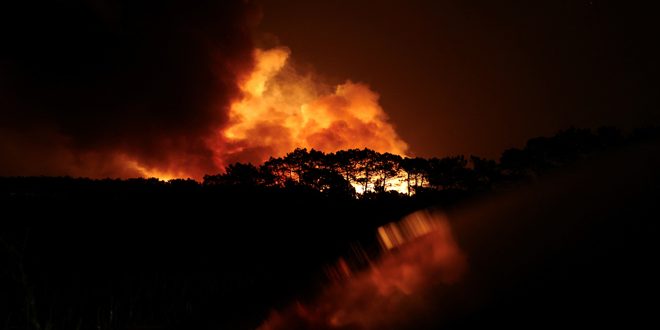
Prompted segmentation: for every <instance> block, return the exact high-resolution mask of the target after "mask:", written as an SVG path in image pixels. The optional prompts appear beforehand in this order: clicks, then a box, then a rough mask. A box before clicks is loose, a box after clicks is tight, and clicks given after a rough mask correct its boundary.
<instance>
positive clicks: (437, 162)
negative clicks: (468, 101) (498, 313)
mask: <svg viewBox="0 0 660 330" xmlns="http://www.w3.org/2000/svg"><path fill="white" fill-rule="evenodd" d="M657 136H658V129H657V128H645V129H637V130H635V131H633V132H632V133H630V134H628V135H624V133H623V132H622V131H621V130H619V129H617V128H614V127H601V128H599V129H597V130H595V131H592V130H590V129H578V128H569V129H567V130H562V131H559V132H558V133H557V134H556V135H554V136H552V137H537V138H533V139H530V140H528V141H527V143H526V145H525V146H524V147H523V148H522V149H518V148H512V149H507V150H505V151H504V152H503V153H502V155H501V157H500V159H499V161H495V160H491V159H486V158H482V157H478V156H469V157H465V156H463V155H458V156H448V157H444V158H437V157H433V158H422V157H402V156H400V155H394V154H391V153H379V152H376V151H373V150H370V149H366V148H365V149H350V150H341V151H337V152H334V153H324V152H322V151H318V150H314V149H311V150H307V149H304V148H302V149H301V148H298V149H295V150H294V151H293V152H290V153H288V154H287V155H286V156H284V157H279V158H274V157H271V158H270V159H269V160H268V161H266V162H265V163H264V164H262V165H260V166H255V165H253V164H251V163H235V164H231V165H229V166H227V167H226V170H225V173H223V174H216V175H207V176H205V177H204V181H203V185H204V186H242V187H256V186H260V187H276V188H291V187H306V188H310V189H313V190H315V191H318V192H322V193H325V194H329V195H340V196H351V197H361V198H368V197H369V196H370V195H373V194H379V193H385V192H389V193H394V194H403V195H413V194H419V193H429V192H437V191H463V192H479V191H488V190H490V189H492V188H493V186H494V185H496V184H503V183H510V182H519V181H525V180H533V179H534V178H536V177H537V176H539V175H543V174H544V173H547V172H548V171H552V170H553V169H556V168H560V167H562V166H565V165H568V164H570V163H573V162H575V161H578V160H580V159H582V158H585V157H589V155H591V154H592V153H594V152H597V151H602V150H606V149H611V148H614V147H618V146H623V145H626V144H630V143H635V142H639V141H643V140H646V139H650V138H654V137H657ZM356 191H359V192H360V193H361V194H356Z"/></svg>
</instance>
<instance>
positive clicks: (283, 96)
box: [221, 47, 408, 163]
mask: <svg viewBox="0 0 660 330" xmlns="http://www.w3.org/2000/svg"><path fill="white" fill-rule="evenodd" d="M254 57H255V62H256V63H255V69H254V70H253V71H252V73H251V74H250V76H249V77H248V78H247V79H246V80H245V81H244V82H243V83H242V84H241V89H242V90H243V92H244V94H243V95H244V97H243V98H242V99H241V100H240V101H239V102H236V103H234V104H233V105H232V106H231V110H230V113H229V115H230V116H229V117H230V121H229V124H228V125H227V127H226V128H225V130H224V131H223V132H222V136H221V139H222V140H224V145H223V151H222V155H223V156H222V158H224V159H226V160H228V161H251V162H255V163H259V162H261V161H264V160H266V159H268V157H270V156H282V155H284V154H286V153H287V152H289V151H291V150H293V149H294V148H298V147H305V148H314V149H317V150H323V151H326V152H334V151H337V150H341V149H350V148H365V147H366V148H370V149H374V150H376V151H379V152H391V153H394V154H405V153H406V151H407V149H408V146H407V144H406V143H405V142H404V141H403V140H402V139H401V138H400V137H399V136H398V134H397V133H396V131H395V129H394V127H393V126H392V124H391V123H390V122H389V121H388V117H387V115H386V113H385V111H384V110H383V109H382V108H381V106H380V105H379V103H378V98H379V96H378V94H377V93H375V92H374V91H372V90H371V89H370V88H369V86H367V85H366V84H363V83H354V82H351V81H347V82H345V83H343V84H340V85H337V86H328V85H326V84H323V83H322V82H320V80H319V79H318V78H317V77H316V76H314V75H313V74H310V73H308V74H303V73H301V72H299V71H298V70H296V69H295V67H294V66H293V65H291V64H290V62H289V57H290V50H289V49H287V48H285V47H276V48H272V49H268V50H262V49H256V50H255V54H254Z"/></svg>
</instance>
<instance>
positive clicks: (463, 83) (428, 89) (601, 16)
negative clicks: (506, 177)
mask: <svg viewBox="0 0 660 330" xmlns="http://www.w3.org/2000/svg"><path fill="white" fill-rule="evenodd" d="M652 6H653V5H652V4H651V2H643V1H598V0H592V1H587V0H552V1H510V0H505V1H422V0H406V1H403V0H401V1H399V0H389V1H377V2H374V1H364V0H337V1H304V0H290V1H277V0H263V20H262V22H261V24H260V28H259V30H260V31H261V32H270V33H272V34H273V35H275V36H277V38H278V39H279V41H280V42H281V43H282V44H284V45H287V46H289V47H290V48H291V50H292V53H293V55H292V56H293V57H294V58H295V59H297V60H298V61H300V62H302V63H303V65H312V66H313V67H314V68H315V69H316V71H318V72H319V73H320V74H322V75H325V76H326V77H327V78H328V79H334V81H342V80H345V79H351V80H354V81H364V82H366V83H368V84H370V85H371V86H372V88H373V89H374V90H375V91H376V92H378V93H379V94H380V95H381V104H382V105H383V108H384V109H385V111H386V112H387V113H388V114H389V115H390V116H391V118H392V121H393V122H394V124H395V125H396V126H397V130H398V132H399V134H400V135H401V136H402V138H403V139H404V140H406V141H407V142H408V143H409V144H410V145H411V149H412V151H413V152H415V153H416V154H418V155H421V156H436V155H446V154H470V153H472V154H478V155H485V156H490V157H497V156H498V155H499V153H500V152H501V151H502V150H503V149H505V148H509V147H512V146H521V145H522V144H523V143H524V142H525V141H526V140H527V139H528V138H530V137H533V136H539V135H550V134H553V133H554V132H556V131H557V130H560V129H565V128H568V127H569V126H571V125H574V126H577V127H597V126H600V125H614V126H618V127H622V128H626V127H638V126H642V125H649V124H658V123H660V111H659V107H658V105H659V102H658V91H660V86H659V83H658V74H659V73H660V71H659V70H660V68H659V65H658V59H659V58H660V53H659V52H658V47H657V34H658V31H660V26H659V25H660V21H659V20H658V19H657V14H656V11H655V10H653V8H652ZM266 40H267V41H268V40H269V39H266Z"/></svg>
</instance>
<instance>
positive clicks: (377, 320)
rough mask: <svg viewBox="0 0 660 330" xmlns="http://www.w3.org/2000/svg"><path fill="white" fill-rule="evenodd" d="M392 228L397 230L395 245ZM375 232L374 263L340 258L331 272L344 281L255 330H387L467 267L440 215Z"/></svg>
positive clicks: (402, 321)
mask: <svg viewBox="0 0 660 330" xmlns="http://www.w3.org/2000/svg"><path fill="white" fill-rule="evenodd" d="M392 231H397V232H398V235H397V238H396V244H395V243H392V236H391V232H392ZM378 234H379V238H380V239H381V242H383V243H384V244H383V249H384V250H383V254H384V257H383V258H382V259H381V260H380V261H379V262H375V263H372V266H371V267H370V268H368V269H367V270H364V271H356V272H353V271H352V270H351V269H349V267H348V266H347V263H346V262H345V261H344V260H343V259H341V260H340V262H339V263H338V265H337V271H336V273H338V274H341V275H343V276H341V277H343V278H345V281H343V282H339V283H335V284H334V285H332V286H330V287H328V288H327V289H326V290H325V291H324V292H323V293H322V294H321V295H320V296H319V298H318V300H317V301H315V302H313V303H311V304H302V303H296V304H294V305H293V306H292V307H290V308H289V309H287V310H285V311H282V312H273V313H272V314H271V316H270V317H269V319H268V320H266V321H265V322H264V323H263V324H262V325H261V327H260V328H259V329H260V330H277V329H386V328H388V325H391V324H393V323H396V324H406V323H407V322H410V321H413V322H414V320H413V319H414V317H415V316H416V314H415V313H416V312H418V311H417V310H416V308H417V307H419V304H421V299H420V296H422V295H424V294H425V293H428V291H429V290H435V289H437V288H438V287H439V286H440V287H441V286H450V285H452V284H455V283H457V282H458V281H460V279H461V277H462V276H463V274H464V273H465V271H466V269H467V262H466V257H465V255H464V254H463V252H462V251H461V249H460V248H459V247H458V245H457V244H456V242H455V240H454V238H453V235H452V232H451V227H450V225H449V222H448V220H447V218H446V216H445V215H444V214H441V213H431V212H428V211H418V212H416V213H413V214H411V215H409V216H408V217H406V218H405V219H403V220H402V221H401V222H399V223H392V224H388V225H386V226H383V227H381V228H379V230H378ZM387 240H389V241H387ZM386 241H387V242H389V243H385V242H386Z"/></svg>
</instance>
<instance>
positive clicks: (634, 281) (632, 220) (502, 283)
mask: <svg viewBox="0 0 660 330" xmlns="http://www.w3.org/2000/svg"><path fill="white" fill-rule="evenodd" d="M659 155H660V148H659V147H658V144H657V143H643V144H638V145H633V146H627V147H625V148H619V149H616V150H611V151H608V152H602V153H599V154H598V155H596V156H594V157H591V158H589V159H587V160H584V161H580V162H577V163H575V164H573V165H571V166H567V167H566V168H562V169H561V170H559V171H556V172H554V173H552V174H549V175H545V176H543V177H541V178H539V179H536V180H533V182H531V183H525V184H520V185H515V186H511V185H509V186H507V187H506V188H502V189H500V190H497V191H493V192H490V193H484V194H480V195H479V196H472V197H471V198H456V199H457V200H460V202H459V201H456V202H455V203H453V204H452V205H451V207H448V206H447V203H446V201H445V200H443V199H442V198H443V197H447V196H446V195H442V194H434V195H427V196H418V197H405V198H403V197H400V196H399V197H396V196H391V195H387V194H383V195H380V196H379V197H373V198H372V199H347V198H342V197H328V196H324V195H322V194H318V193H314V192H313V191H308V190H304V189H300V190H296V189H288V190H269V189H261V188H250V189H243V188H240V187H233V188H231V189H229V188H221V189H220V188H217V189H208V188H203V187H200V186H198V185H189V186H185V183H181V184H182V186H181V187H178V188H177V189H164V188H162V187H161V188H159V187H160V186H159V185H158V184H155V183H154V186H148V184H145V183H144V182H142V183H140V184H138V185H129V184H124V185H123V186H122V184H117V186H111V187H105V188H103V189H99V188H98V186H95V185H94V184H92V187H85V184H81V183H78V184H77V185H76V184H72V183H70V182H69V181H66V180H65V181H64V183H57V184H55V183H52V182H51V183H47V184H45V183H44V180H55V179H44V178H41V179H38V178H22V179H11V180H9V179H4V180H5V181H3V195H2V202H1V203H2V211H1V212H2V214H1V215H0V216H1V217H2V219H3V221H2V224H1V226H2V227H1V229H0V238H1V239H2V241H1V244H2V245H1V246H0V265H1V268H0V269H1V270H2V271H1V273H0V292H2V293H3V294H2V295H1V296H0V299H1V300H0V327H1V328H6V329H92V328H94V329H252V328H256V327H257V326H259V325H260V324H261V323H262V322H263V321H264V320H265V319H267V318H268V316H269V315H270V312H271V311H272V310H286V309H287V308H288V306H291V304H293V303H294V302H295V301H297V300H299V301H302V302H304V303H305V304H309V305H314V304H315V303H317V301H316V300H315V296H316V295H317V294H318V293H319V292H321V291H322V290H323V288H324V287H325V286H326V285H328V282H329V281H328V279H327V277H326V276H325V273H324V266H326V265H330V264H333V263H334V262H335V261H336V260H337V258H338V257H340V256H346V255H347V254H348V252H349V251H350V246H351V244H353V245H355V243H358V242H359V243H360V244H361V246H362V247H363V248H364V249H365V250H366V251H368V252H369V253H372V252H373V256H374V257H377V252H376V250H377V249H376V246H377V244H376V239H375V237H376V236H375V229H376V228H377V227H378V226H380V225H383V224H385V223H387V222H390V221H395V220H397V219H399V218H401V217H402V216H404V215H405V214H407V213H410V212H412V211H414V210H416V209H420V208H425V207H433V206H437V205H444V209H445V210H446V212H447V213H448V214H449V218H450V223H451V226H452V231H453V233H454V236H455V238H456V241H457V244H458V246H459V247H460V248H461V250H462V251H463V252H464V253H465V255H466V257H467V264H468V266H467V271H466V273H465V274H464V275H463V276H462V278H461V279H460V280H459V281H458V282H456V283H453V284H451V285H448V284H443V285H440V286H433V287H430V288H429V289H428V290H427V291H424V292H414V293H412V294H413V295H415V296H419V297H423V300H422V301H423V305H422V306H421V307H420V308H419V310H416V311H410V312H409V313H406V315H397V317H396V319H391V320H390V321H391V323H389V324H384V323H383V324H378V326H377V327H375V326H373V324H372V328H378V329H436V328H450V329H451V328H455V329H458V328H460V329H468V328H470V329H471V328H477V327H484V326H489V327H490V326H492V327H508V328H544V327H548V328H550V327H552V328H556V327H573V326H581V327H600V326H612V325H614V326H619V327H625V328H640V327H642V326H644V327H651V326H652V324H655V323H657V317H656V316H657V311H656V310H655V309H656V308H655V305H656V304H655V303H654V301H655V300H656V299H657V297H658V293H660V292H659V291H658V278H660V277H658V275H660V274H658V271H657V270H656V268H657V267H656V263H657V260H658V254H657V252H656V251H657V250H658V249H657V245H658V243H657V242H658V236H657V235H658V219H660V209H659V208H660V203H659V201H660V170H658V169H659V168H660V156H659ZM67 182H69V183H67ZM106 184H107V183H106ZM68 185H69V186H68ZM70 185H74V186H70ZM81 185H82V187H81ZM45 186H48V187H57V188H52V189H51V188H49V189H43V187H45ZM17 187H18V188H17ZM12 189H13V190H12ZM452 196H453V195H452ZM454 197H455V196H454ZM372 298H373V299H372V300H365V301H364V304H372V303H376V302H375V301H373V300H377V299H378V297H372ZM403 299H404V300H403V301H405V299H408V298H405V297H404V298H403ZM390 312H391V311H390ZM384 320H388V319H387V318H384ZM289 324H290V326H289V327H288V328H289V329H294V328H305V327H307V328H315V329H319V328H322V327H321V325H319V324H321V323H313V322H306V321H305V320H302V321H301V320H295V317H292V319H291V323H289ZM325 328H333V327H332V326H325ZM335 328H341V329H361V328H364V325H360V324H348V325H342V327H335Z"/></svg>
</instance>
